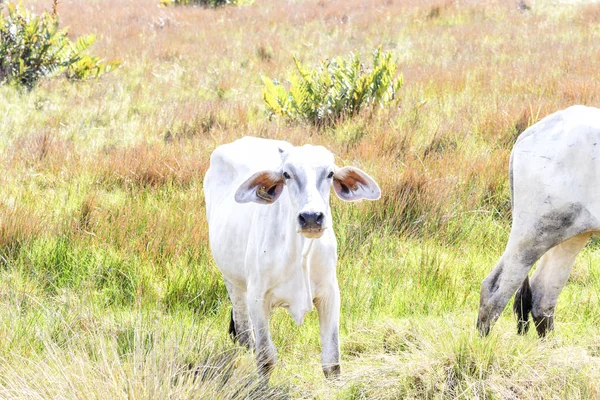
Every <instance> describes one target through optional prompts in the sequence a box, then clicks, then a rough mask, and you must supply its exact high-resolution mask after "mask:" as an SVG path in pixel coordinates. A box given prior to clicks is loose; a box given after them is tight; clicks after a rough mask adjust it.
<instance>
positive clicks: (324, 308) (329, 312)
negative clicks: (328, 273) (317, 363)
mask: <svg viewBox="0 0 600 400" xmlns="http://www.w3.org/2000/svg"><path fill="white" fill-rule="evenodd" d="M314 303H315V307H316V308H317V312H318V313H319V327H320V330H321V348H322V353H321V363H322V366H323V373H324V374H325V377H327V378H335V377H338V376H339V375H340V373H341V367H340V290H339V288H338V283H337V281H335V282H333V283H332V284H331V286H330V287H329V288H328V289H327V290H326V291H324V293H323V295H322V296H320V297H318V298H316V299H315V301H314Z"/></svg>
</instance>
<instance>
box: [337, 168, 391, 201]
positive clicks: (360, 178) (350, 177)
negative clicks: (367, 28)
mask: <svg viewBox="0 0 600 400" xmlns="http://www.w3.org/2000/svg"><path fill="white" fill-rule="evenodd" d="M333 189H334V190H335V194H337V196H338V197H339V198H340V199H342V200H344V201H357V200H362V199H367V200H377V199H379V198H380V197H381V190H380V189H379V186H378V185H377V183H376V182H375V181H374V180H373V178H371V177H370V176H369V175H367V173H366V172H363V171H361V170H360V169H358V168H355V167H344V168H340V169H338V170H337V171H335V173H334V174H333Z"/></svg>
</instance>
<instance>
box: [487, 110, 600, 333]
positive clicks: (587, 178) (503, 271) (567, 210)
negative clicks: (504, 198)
mask: <svg viewBox="0 0 600 400" xmlns="http://www.w3.org/2000/svg"><path fill="white" fill-rule="evenodd" d="M509 169H510V186H511V194H512V217H513V223H512V229H511V231H510V237H509V239H508V243H507V245H506V250H505V251H504V254H502V258H500V261H499V262H498V264H497V265H496V267H495V268H494V270H493V271H492V272H491V273H490V274H489V275H488V277H487V278H485V280H484V281H483V283H482V284H481V300H480V306H479V317H478V320H477V326H478V328H479V331H480V332H481V334H482V335H487V334H488V332H489V330H490V327H491V325H492V324H493V323H494V321H496V319H497V318H498V316H499V315H500V313H501V312H502V310H503V309H504V307H505V306H506V304H507V303H508V301H509V299H510V297H511V296H512V295H513V293H515V291H516V290H517V288H518V287H519V285H521V289H520V290H519V291H518V292H517V295H516V296H515V303H514V310H515V312H516V314H517V317H518V319H519V322H518V329H519V333H521V334H524V333H525V332H527V329H528V326H529V324H528V318H529V313H531V315H532V316H533V320H534V322H535V325H536V328H537V331H538V334H539V335H540V336H544V335H546V333H547V332H548V331H550V330H552V328H553V326H554V308H555V307H556V301H557V299H558V295H559V294H560V292H561V290H562V288H563V287H564V286H565V283H566V282H567V279H568V278H569V275H570V273H571V269H572V268H573V264H574V262H575V257H576V256H577V254H578V253H579V251H580V250H581V249H582V248H583V247H584V246H585V244H586V242H587V241H588V239H589V238H590V236H591V235H593V234H594V233H600V109H597V108H592V107H584V106H573V107H569V108H567V109H566V110H563V111H559V112H556V113H554V114H552V115H549V116H547V117H546V118H544V119H542V120H541V121H539V122H538V123H536V124H534V125H532V126H531V127H530V128H528V129H527V130H526V131H524V132H523V133H522V134H521V135H520V136H519V138H518V139H517V143H516V144H515V146H514V148H513V151H512V154H511V158H510V166H509ZM538 259H540V261H539V263H538V266H537V268H536V270H535V272H534V273H533V275H532V277H531V282H530V281H529V279H528V277H527V276H528V275H527V274H528V272H529V270H530V269H531V267H532V266H533V264H534V263H535V262H536V261H537V260H538Z"/></svg>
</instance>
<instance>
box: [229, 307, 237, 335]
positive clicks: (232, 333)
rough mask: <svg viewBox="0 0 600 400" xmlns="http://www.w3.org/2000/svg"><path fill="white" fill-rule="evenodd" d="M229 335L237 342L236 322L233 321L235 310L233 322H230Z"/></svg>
mask: <svg viewBox="0 0 600 400" xmlns="http://www.w3.org/2000/svg"><path fill="white" fill-rule="evenodd" d="M229 335H230V336H231V339H233V341H234V342H235V341H236V338H237V332H236V331H235V322H234V321H233V309H231V320H230V321H229Z"/></svg>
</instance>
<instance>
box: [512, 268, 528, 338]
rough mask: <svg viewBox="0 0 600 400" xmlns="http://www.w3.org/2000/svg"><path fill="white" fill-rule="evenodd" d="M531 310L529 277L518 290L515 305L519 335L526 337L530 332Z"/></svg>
mask: <svg viewBox="0 0 600 400" xmlns="http://www.w3.org/2000/svg"><path fill="white" fill-rule="evenodd" d="M531 308H532V296H531V286H529V277H527V278H525V280H524V281H523V284H522V285H521V287H520V288H519V290H517V293H516V294H515V302H514V304H513V311H514V312H515V314H516V316H517V330H518V332H519V335H524V334H526V333H527V330H529V313H530V312H531Z"/></svg>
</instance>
